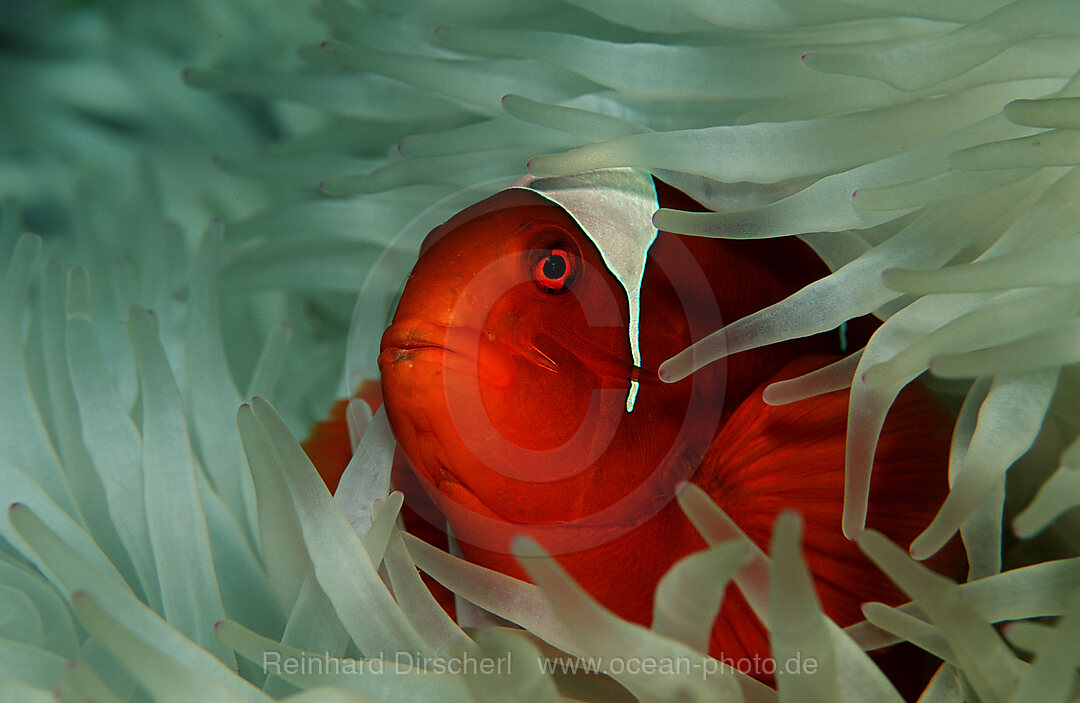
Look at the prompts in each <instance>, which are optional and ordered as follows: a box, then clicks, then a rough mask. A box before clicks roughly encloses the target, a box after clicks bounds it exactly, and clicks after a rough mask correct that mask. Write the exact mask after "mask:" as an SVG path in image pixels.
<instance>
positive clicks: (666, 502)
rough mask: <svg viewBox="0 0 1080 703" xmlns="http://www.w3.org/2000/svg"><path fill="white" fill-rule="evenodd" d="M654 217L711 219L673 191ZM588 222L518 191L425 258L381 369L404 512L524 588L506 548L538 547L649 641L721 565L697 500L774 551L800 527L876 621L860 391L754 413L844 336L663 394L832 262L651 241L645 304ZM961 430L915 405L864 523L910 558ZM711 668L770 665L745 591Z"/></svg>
mask: <svg viewBox="0 0 1080 703" xmlns="http://www.w3.org/2000/svg"><path fill="white" fill-rule="evenodd" d="M601 195H602V194H601ZM656 197H657V201H658V204H659V205H660V206H664V207H678V208H681V209H692V208H695V207H700V206H697V204H696V203H694V202H693V201H692V200H690V199H689V198H688V197H687V196H685V195H684V194H682V193H681V192H679V191H677V190H675V189H673V188H669V187H667V186H665V185H664V184H662V183H659V182H658V183H657V186H656ZM585 202H587V200H586V201H585ZM601 219H602V218H601ZM581 222H582V218H581V217H577V216H575V215H574V213H571V212H568V211H567V209H566V207H564V206H563V205H562V204H560V203H559V202H555V201H553V200H552V199H549V198H546V197H544V195H543V194H542V193H539V192H536V191H534V190H530V189H523V188H512V189H508V190H506V191H502V192H500V193H498V194H496V195H494V196H492V197H491V198H488V199H487V200H485V201H482V202H481V203H478V204H477V205H474V206H473V207H471V208H468V209H466V210H465V211H463V212H461V213H459V214H458V215H456V216H455V217H453V218H451V219H450V220H449V221H448V222H447V223H445V224H444V225H442V226H441V227H439V228H436V229H435V230H434V231H433V232H432V233H431V234H430V235H429V236H428V238H427V239H426V240H425V242H424V244H423V247H422V249H421V253H420V257H419V261H418V263H417V265H416V267H415V268H414V269H413V272H412V274H411V276H410V278H409V280H408V282H407V284H406V286H405V289H404V292H403V294H402V296H401V300H400V302H399V304H398V307H397V311H396V313H395V315H394V318H393V321H392V323H391V325H390V326H389V328H388V329H387V330H386V332H385V333H384V336H383V339H382V351H381V353H380V356H379V368H380V372H381V375H382V388H381V390H382V397H383V400H384V402H385V406H386V411H387V417H388V419H389V421H390V425H391V428H392V429H393V431H394V434H395V437H396V438H397V440H398V442H399V445H400V447H401V449H402V450H403V452H404V455H405V456H406V457H407V462H408V465H409V466H410V467H411V470H412V472H413V476H412V479H413V484H414V488H413V494H412V495H411V496H410V495H409V494H408V493H407V497H406V501H407V503H410V502H411V503H415V504H420V503H425V502H429V503H430V504H431V505H433V506H434V508H435V511H436V513H437V515H436V521H438V520H442V519H445V521H446V522H447V523H448V524H449V525H450V527H451V528H452V529H453V531H454V533H455V536H456V537H457V539H458V542H459V544H460V548H461V550H462V553H463V555H464V556H465V557H466V558H467V559H469V560H470V561H473V562H475V563H478V564H481V565H483V566H486V567H489V568H492V569H496V570H498V571H501V572H504V573H507V574H509V575H512V576H515V577H517V578H521V579H527V574H526V573H525V571H524V570H523V569H522V567H521V565H520V563H519V562H518V560H517V559H516V558H514V557H513V556H512V554H511V550H510V542H511V540H512V539H513V538H514V537H515V536H517V535H519V534H527V535H530V536H532V537H534V538H535V539H537V540H538V541H539V542H540V543H541V544H543V545H544V546H545V548H546V549H547V550H548V551H549V552H550V553H552V554H554V555H555V556H556V558H558V559H559V561H560V563H561V564H562V565H563V566H564V567H565V568H566V569H567V570H568V571H569V572H570V573H571V575H573V577H574V578H575V579H576V580H577V581H578V582H579V583H580V584H581V585H582V586H583V587H584V588H585V589H586V590H588V591H589V593H590V594H591V595H592V596H593V597H595V598H596V599H597V600H598V601H600V602H601V603H602V604H604V605H605V606H606V607H608V608H609V609H611V610H612V611H613V612H615V613H617V614H618V615H619V616H621V617H623V618H626V619H628V620H631V621H635V622H639V623H643V624H648V623H649V621H650V619H651V615H652V604H653V594H654V592H655V589H656V585H657V583H658V582H659V579H660V578H661V576H662V575H663V574H664V573H665V572H666V571H667V570H668V569H670V568H671V566H672V565H673V564H674V563H675V562H676V561H678V560H679V559H680V558H682V557H684V556H686V555H688V554H690V553H692V552H694V551H697V550H699V549H702V548H704V547H705V544H704V542H703V541H702V539H701V537H700V536H699V535H698V533H697V531H696V530H695V529H694V528H693V526H692V525H691V524H690V522H689V521H688V520H687V518H686V517H685V515H684V514H683V513H682V511H681V509H680V508H679V507H678V505H677V503H675V502H674V501H673V497H674V495H675V493H676V490H677V486H678V485H679V483H680V482H682V481H692V482H693V483H695V484H696V485H698V486H700V487H701V488H702V489H704V490H705V491H706V492H707V493H708V494H709V495H710V496H711V497H712V498H713V500H715V501H716V502H717V503H718V504H719V505H720V507H721V508H723V509H724V510H725V512H727V513H728V514H729V515H730V516H731V517H732V518H733V519H734V520H735V521H736V522H737V523H738V524H739V526H740V527H741V528H742V529H743V531H744V532H746V534H747V535H748V536H749V537H750V538H751V539H752V540H754V541H755V542H756V543H757V544H758V545H759V546H761V547H762V548H767V545H768V539H769V533H770V530H771V526H772V523H773V521H774V519H775V517H776V516H777V514H778V513H779V512H780V511H781V510H783V509H785V508H794V509H797V510H799V511H800V512H801V513H802V514H803V516H804V519H805V521H806V530H805V539H804V541H805V550H806V558H807V562H808V565H809V566H810V569H811V571H812V572H813V574H814V576H815V583H816V586H817V590H818V594H819V596H820V598H821V600H822V603H823V607H824V609H825V612H826V613H827V614H829V615H830V616H832V617H833V618H834V619H835V620H836V621H837V622H838V623H839V624H841V625H847V624H850V623H852V622H855V621H857V620H861V619H862V617H861V614H860V611H859V607H860V605H861V604H862V603H863V602H865V601H868V600H878V601H884V602H888V603H898V602H901V601H902V600H903V598H902V597H901V595H900V594H899V592H898V591H897V590H896V588H895V587H894V586H893V585H892V584H891V583H890V582H889V581H888V580H887V579H886V578H885V577H884V576H883V575H881V574H880V573H878V572H877V571H876V569H874V567H873V566H872V565H871V564H870V563H869V562H868V561H867V560H866V559H865V557H863V556H862V554H861V553H860V552H859V550H858V549H857V548H856V547H855V545H854V544H853V543H851V542H849V541H847V540H846V539H844V537H843V536H842V533H841V529H840V516H841V507H842V500H843V466H844V435H845V428H846V416H847V393H846V392H845V391H838V392H834V393H830V394H826V395H823V396H819V397H816V398H811V399H807V400H804V401H800V402H797V403H792V404H789V405H785V406H779V407H771V406H768V405H766V404H765V403H764V402H763V400H762V397H761V392H762V389H763V388H764V386H765V385H767V383H769V382H770V381H772V380H778V379H780V378H790V377H793V376H795V375H799V374H801V373H804V372H807V371H810V370H812V369H814V368H818V367H820V366H823V365H825V364H827V363H830V362H831V361H834V360H835V359H837V358H838V356H837V354H838V352H839V349H838V338H837V337H834V336H832V335H818V336H815V337H809V338H805V339H799V340H794V341H791V342H786V343H784V344H778V345H773V346H769V347H765V348H761V349H757V350H754V351H752V352H747V353H743V354H737V355H734V356H732V357H730V358H728V359H727V360H726V361H725V362H720V363H714V364H710V365H707V366H705V367H703V368H702V369H700V370H699V371H697V372H696V373H694V374H692V375H691V376H690V377H688V378H687V379H684V380H683V381H680V382H677V383H665V382H663V381H661V380H660V378H659V377H658V370H659V367H660V364H661V363H662V362H663V361H665V360H666V359H668V358H670V357H671V356H673V355H674V354H676V353H678V352H680V351H682V350H683V349H685V348H686V347H688V346H689V345H690V344H691V343H692V342H694V341H696V340H698V339H701V338H702V337H704V336H705V335H706V334H709V333H711V332H713V331H715V330H716V329H719V328H720V327H722V326H723V324H724V323H725V322H730V321H733V320H736V319H739V318H741V317H743V316H745V315H747V314H750V313H752V312H754V311H756V310H759V309H761V308H763V307H765V306H767V305H769V304H771V303H773V302H776V301H778V300H780V299H782V298H784V297H786V296H787V295H790V294H791V293H794V292H795V291H796V290H798V289H800V288H802V287H803V286H805V285H806V284H808V283H810V282H812V281H813V280H816V279H818V278H820V277H821V276H822V275H825V274H826V273H827V270H826V269H825V267H824V265H823V264H822V263H821V262H820V260H818V259H817V257H816V256H814V255H813V253H812V252H811V251H810V250H809V249H808V248H807V247H806V246H805V245H804V244H802V243H801V242H799V241H797V240H795V239H790V238H785V239H780V240H769V241H734V240H722V239H702V238H692V237H684V236H681V235H677V234H672V233H668V232H658V233H655V239H653V240H651V242H649V243H648V245H647V250H646V251H645V254H644V256H645V258H644V259H643V260H642V266H641V267H639V268H640V273H641V275H640V280H639V281H638V282H637V284H639V285H637V284H635V285H636V289H635V288H634V287H633V286H628V285H627V284H626V282H625V281H624V280H621V279H620V278H619V277H618V276H616V275H613V269H614V268H616V267H614V266H612V265H611V263H610V261H609V259H610V257H605V252H604V251H602V250H601V249H600V248H599V247H598V246H597V242H596V239H595V238H594V237H592V236H590V235H589V234H588V233H586V232H585V231H584V229H583V227H582V225H581ZM609 234H611V233H609ZM614 235H615V237H616V240H617V235H618V233H617V232H616V233H614ZM604 245H605V246H610V245H611V237H608V239H607V240H606V241H605V242H604ZM634 293H636V294H637V295H638V299H637V301H636V306H637V311H636V315H635V313H634V312H633V308H634V302H635V301H633V295H634ZM634 317H637V320H636V325H637V329H636V336H635V329H634V325H635V321H634V320H633V318H634ZM628 329H629V330H630V334H628V333H627V331H628ZM864 333H865V330H864V331H863V332H856V333H855V334H864ZM950 424H951V420H950V418H949V416H948V413H947V412H946V411H945V410H944V408H942V407H941V405H940V404H939V403H938V402H937V401H936V400H935V399H934V398H933V396H932V395H931V394H930V393H929V392H928V391H926V390H924V389H922V388H921V387H919V386H917V384H913V385H912V386H911V387H910V388H909V389H907V390H905V391H904V392H903V393H902V394H901V395H900V398H899V399H898V401H897V405H896V407H895V409H894V411H893V412H892V413H891V415H890V418H889V420H888V422H887V423H886V427H885V431H884V433H883V436H882V439H881V443H880V445H879V450H878V455H877V462H876V465H875V473H874V486H873V491H872V495H871V509H870V516H871V521H870V526H871V527H876V528H878V529H881V530H883V531H884V532H885V533H886V534H887V535H888V536H890V537H891V538H893V539H894V540H897V541H899V542H901V543H906V542H908V541H910V540H911V539H913V538H914V536H915V535H916V534H918V532H919V530H920V529H921V528H922V527H923V526H925V524H927V523H928V522H929V520H930V519H931V518H932V517H933V514H934V512H935V510H936V508H937V506H938V505H939V504H940V501H941V499H942V498H943V496H944V493H945V490H946V486H945V475H946V457H947V453H948V446H949V429H948V428H949V427H950ZM416 486H418V487H419V490H420V491H422V493H423V495H417V492H416V488H415V487H416ZM710 653H712V654H714V655H715V656H725V657H732V658H737V657H744V656H746V657H753V656H754V655H758V656H760V657H763V656H767V654H768V640H767V636H766V634H765V630H764V628H763V627H762V626H761V624H760V623H759V622H758V620H757V619H756V617H755V616H754V615H753V614H752V613H751V611H750V609H749V607H748V605H747V603H746V601H745V600H744V599H743V598H742V597H741V595H740V594H739V592H738V591H737V589H734V588H729V589H728V593H727V594H726V595H725V599H724V604H723V607H722V610H721V613H720V616H719V617H718V618H717V620H716V623H715V625H714V627H713V633H712V640H711V644H710Z"/></svg>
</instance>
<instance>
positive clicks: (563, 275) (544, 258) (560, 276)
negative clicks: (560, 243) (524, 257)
mask: <svg viewBox="0 0 1080 703" xmlns="http://www.w3.org/2000/svg"><path fill="white" fill-rule="evenodd" d="M575 268H576V267H575V265H574V258H573V256H572V255H571V254H570V252H569V251H567V250H566V249H565V248H563V247H553V248H551V249H542V250H540V256H539V257H538V258H537V260H536V263H534V264H533V267H532V276H533V280H534V281H535V282H536V285H537V286H539V287H540V290H542V291H544V292H545V293H562V292H563V291H565V290H567V289H568V288H569V287H570V284H571V283H573V281H574V278H575V276H576V274H577V271H576V270H575Z"/></svg>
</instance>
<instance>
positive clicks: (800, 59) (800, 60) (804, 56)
mask: <svg viewBox="0 0 1080 703" xmlns="http://www.w3.org/2000/svg"><path fill="white" fill-rule="evenodd" d="M809 53H810V52H809V51H807V52H805V53H804V54H803V55H802V56H800V57H799V63H801V64H802V65H804V66H805V65H806V54H809Z"/></svg>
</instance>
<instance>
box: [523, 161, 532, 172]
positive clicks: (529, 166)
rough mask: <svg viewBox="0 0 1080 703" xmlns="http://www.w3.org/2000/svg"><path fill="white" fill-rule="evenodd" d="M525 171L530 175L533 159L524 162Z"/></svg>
mask: <svg viewBox="0 0 1080 703" xmlns="http://www.w3.org/2000/svg"><path fill="white" fill-rule="evenodd" d="M525 170H526V171H528V172H529V173H532V170H533V159H529V160H528V161H526V162H525Z"/></svg>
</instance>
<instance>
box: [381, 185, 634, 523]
mask: <svg viewBox="0 0 1080 703" xmlns="http://www.w3.org/2000/svg"><path fill="white" fill-rule="evenodd" d="M628 315H629V313H628V304H627V295H626V292H625V289H624V288H623V286H622V285H620V283H619V281H618V280H616V279H615V278H614V277H613V276H612V275H611V273H610V271H609V270H608V269H607V267H606V266H605V263H604V260H603V258H602V256H601V253H600V252H599V251H598V249H597V247H596V246H595V245H594V244H593V242H592V241H591V240H590V238H589V237H588V236H586V234H585V233H584V232H583V231H582V229H581V227H580V225H579V224H578V223H577V222H576V221H575V219H574V218H573V217H571V216H570V215H569V214H568V213H567V212H566V211H565V210H564V209H563V208H562V207H560V206H559V205H557V204H556V203H553V202H551V201H550V200H547V199H545V198H543V197H541V196H540V195H538V194H537V193H535V192H532V191H529V190H523V189H508V190H505V191H502V192H500V193H498V194H496V195H494V196H492V197H491V198H488V199H487V200H484V201H482V202H481V203H478V204H476V205H474V206H473V207H470V208H468V209H466V210H464V211H463V212H461V213H459V214H458V215H456V216H455V217H454V218H452V219H451V220H449V221H448V222H447V223H445V224H444V225H442V226H440V227H438V228H436V229H435V230H433V231H432V232H431V233H430V234H429V235H428V237H427V238H426V240H425V241H424V243H423V245H422V248H421V253H420V257H419V260H418V262H417V264H416V266H415V268H414V269H413V271H412V274H411V276H410V277H409V279H408V281H407V283H406V286H405V289H404V291H403V293H402V296H401V299H400V302H399V304H398V307H397V310H396V313H395V315H394V317H393V320H392V322H391V325H390V327H389V328H387V330H386V332H385V333H384V335H383V338H382V345H381V351H380V355H379V369H380V373H381V375H382V384H383V395H384V398H385V403H386V410H387V414H388V419H389V421H390V424H391V427H392V429H393V431H394V434H395V436H396V437H397V439H398V441H399V443H400V445H401V447H402V448H403V450H404V451H405V453H406V455H407V456H408V458H409V459H410V461H411V463H412V464H413V466H414V468H415V470H416V472H417V473H418V475H419V477H420V478H421V479H423V480H424V481H426V483H427V485H429V486H430V487H431V488H433V489H434V493H435V495H434V496H433V497H434V498H435V500H436V501H437V502H438V503H439V504H440V505H441V506H447V505H448V504H453V506H455V507H457V508H459V509H460V508H461V507H462V506H464V507H465V508H466V509H468V510H469V511H472V512H474V513H477V514H481V515H486V516H488V517H490V518H493V519H497V520H501V521H506V522H511V523H525V524H541V523H552V522H561V521H567V520H572V519H574V517H575V516H577V515H579V514H580V513H581V512H582V511H583V510H585V509H586V508H585V506H584V504H583V503H584V502H586V496H587V494H588V491H585V490H583V488H584V487H586V486H592V485H595V484H596V482H597V481H601V480H602V478H601V477H600V476H598V472H600V471H602V470H603V468H604V467H603V466H601V463H600V462H598V461H597V459H598V457H599V456H600V455H601V454H602V453H603V452H604V450H605V448H606V447H607V446H608V445H609V444H610V442H611V439H612V437H613V436H614V434H616V432H617V430H618V427H619V425H620V422H621V420H622V417H623V416H624V415H625V414H626V412H627V411H626V399H627V394H628V391H629V388H630V385H631V382H632V381H633V380H635V379H636V377H637V375H638V373H639V368H638V367H637V366H636V365H635V363H634V358H633V354H632V352H631V345H630V341H629V338H628V335H627V328H628V324H629V321H628ZM447 512H450V511H449V510H448V511H447Z"/></svg>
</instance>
